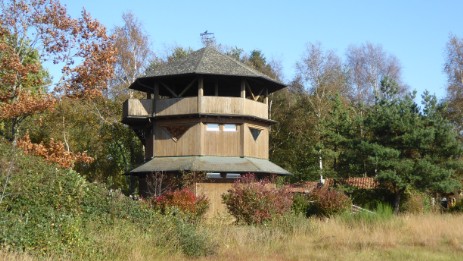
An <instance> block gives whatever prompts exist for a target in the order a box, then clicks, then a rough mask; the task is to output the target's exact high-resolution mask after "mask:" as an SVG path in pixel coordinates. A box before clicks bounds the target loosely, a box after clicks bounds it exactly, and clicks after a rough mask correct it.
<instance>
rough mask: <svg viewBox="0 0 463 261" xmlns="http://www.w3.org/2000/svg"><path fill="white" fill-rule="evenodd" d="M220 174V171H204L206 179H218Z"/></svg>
mask: <svg viewBox="0 0 463 261" xmlns="http://www.w3.org/2000/svg"><path fill="white" fill-rule="evenodd" d="M221 177H222V176H221V175H220V173H217V172H209V173H206V178H208V179H220V178H221Z"/></svg>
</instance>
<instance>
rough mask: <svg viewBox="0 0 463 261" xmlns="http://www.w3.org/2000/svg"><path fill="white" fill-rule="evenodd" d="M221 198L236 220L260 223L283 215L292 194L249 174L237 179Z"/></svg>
mask: <svg viewBox="0 0 463 261" xmlns="http://www.w3.org/2000/svg"><path fill="white" fill-rule="evenodd" d="M222 199H223V202H224V203H225V205H226V206H227V208H228V211H229V212H230V213H231V214H232V215H233V216H234V217H235V218H236V221H237V222H238V223H240V222H244V223H247V224H260V223H262V222H264V221H267V220H271V219H272V218H274V217H276V216H278V215H283V214H284V213H287V212H289V211H290V210H291V205H292V195H291V194H290V193H289V192H288V190H287V189H286V188H285V187H283V188H275V187H274V186H273V184H271V183H270V182H269V181H268V180H260V181H258V180H256V178H255V177H254V175H251V174H249V175H245V176H244V177H242V178H241V179H239V180H237V181H236V182H235V183H234V184H233V187H232V189H230V190H229V191H228V193H226V194H224V195H222Z"/></svg>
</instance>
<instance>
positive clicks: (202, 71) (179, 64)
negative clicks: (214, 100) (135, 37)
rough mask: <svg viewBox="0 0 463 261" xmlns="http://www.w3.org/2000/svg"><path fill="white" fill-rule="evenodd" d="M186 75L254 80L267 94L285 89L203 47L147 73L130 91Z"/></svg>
mask: <svg viewBox="0 0 463 261" xmlns="http://www.w3.org/2000/svg"><path fill="white" fill-rule="evenodd" d="M188 75H215V76H226V77H229V76H232V77H233V76H234V77H245V78H251V79H255V80H257V81H258V82H260V83H261V84H263V85H266V86H267V88H268V89H269V92H274V91H277V90H279V89H282V88H284V87H285V85H284V84H283V83H281V82H279V81H277V80H274V79H272V78H270V77H268V76H267V75H265V74H262V73H260V72H258V71H256V70H254V69H252V68H251V67H249V66H247V65H245V64H243V63H241V62H239V61H237V60H235V59H233V58H232V57H230V56H228V55H226V54H222V53H220V52H219V51H218V50H216V49H215V48H214V47H204V48H202V49H199V50H197V51H195V52H192V53H191V54H190V55H188V56H187V57H185V58H184V59H181V60H177V61H173V62H169V63H166V64H164V65H161V66H160V67H159V68H156V69H155V70H154V71H152V72H149V73H148V74H147V75H146V76H145V77H141V78H138V79H137V80H136V81H135V82H134V83H132V85H131V86H130V88H131V89H135V90H140V91H147V90H146V87H144V86H143V85H151V84H152V83H153V82H154V81H156V80H157V79H159V80H162V79H168V78H172V77H173V76H188Z"/></svg>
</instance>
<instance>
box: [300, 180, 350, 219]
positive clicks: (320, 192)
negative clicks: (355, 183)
mask: <svg viewBox="0 0 463 261" xmlns="http://www.w3.org/2000/svg"><path fill="white" fill-rule="evenodd" d="M309 200H310V201H311V203H310V205H309V209H308V214H309V215H317V216H325V217H329V216H332V215H334V214H337V213H341V212H343V211H346V210H348V209H350V208H351V206H352V201H351V199H350V198H349V197H348V196H347V195H346V194H344V193H342V192H340V191H336V190H334V189H329V188H326V187H321V188H317V189H315V190H313V191H312V193H311V194H310V195H309Z"/></svg>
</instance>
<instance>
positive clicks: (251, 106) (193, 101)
mask: <svg viewBox="0 0 463 261" xmlns="http://www.w3.org/2000/svg"><path fill="white" fill-rule="evenodd" d="M196 113H206V114H220V115H247V116H254V117H259V118H263V119H268V106H267V104H265V103H261V102H257V101H253V100H249V99H244V98H240V97H217V96H203V97H201V102H198V98H197V97H187V98H172V99H162V100H151V99H143V100H138V99H129V100H127V101H125V102H124V105H123V117H124V119H126V118H146V117H156V116H168V115H183V114H196Z"/></svg>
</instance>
